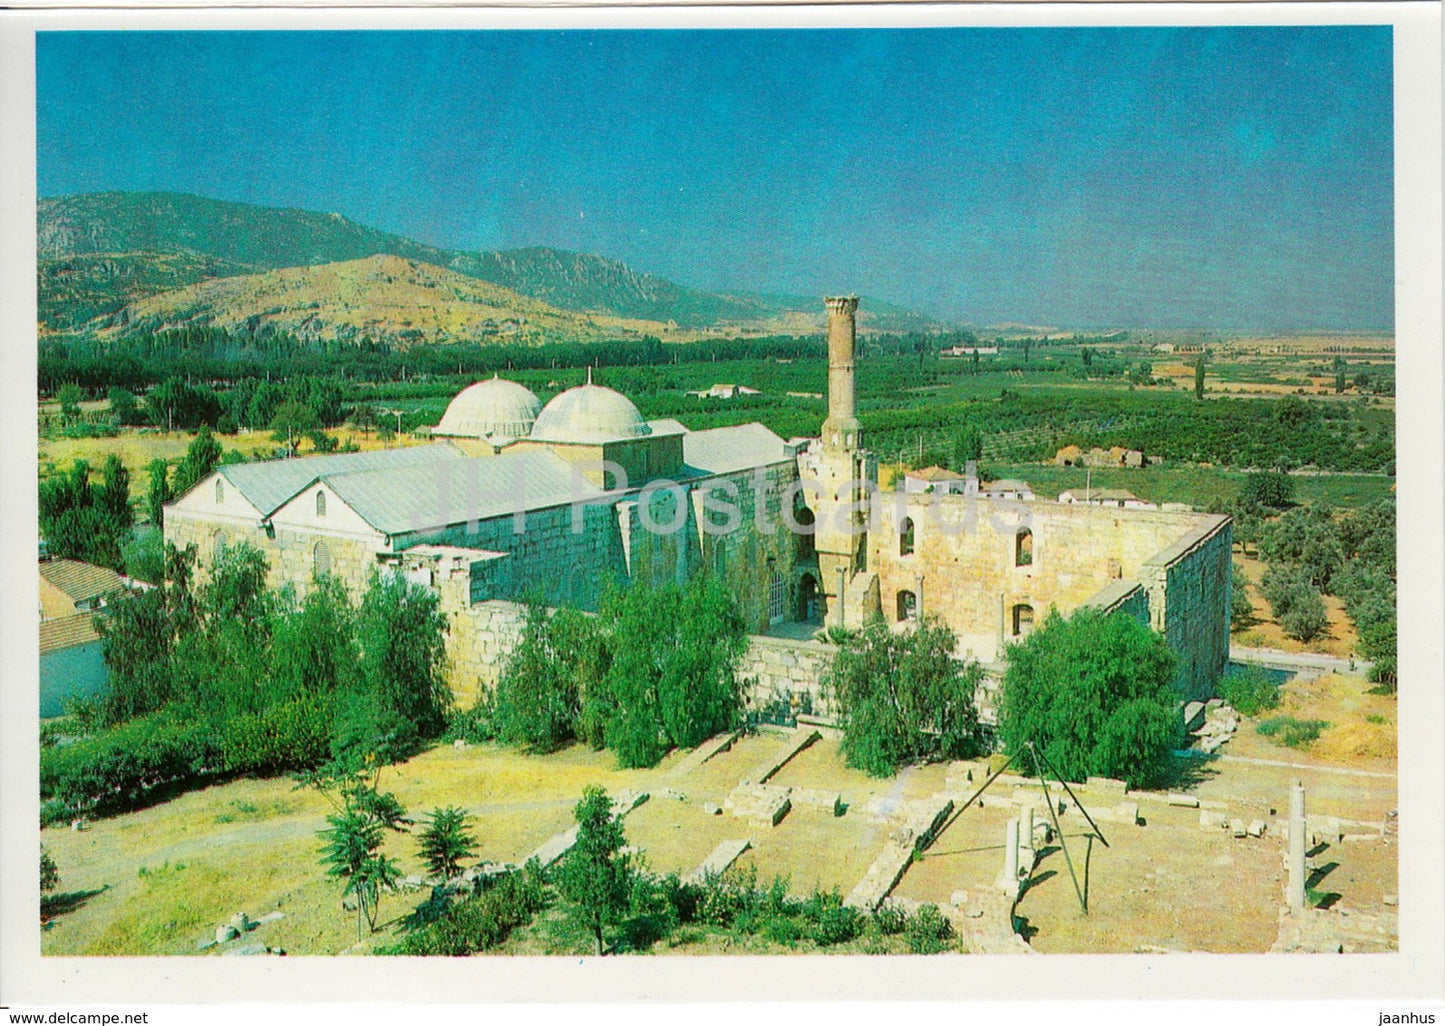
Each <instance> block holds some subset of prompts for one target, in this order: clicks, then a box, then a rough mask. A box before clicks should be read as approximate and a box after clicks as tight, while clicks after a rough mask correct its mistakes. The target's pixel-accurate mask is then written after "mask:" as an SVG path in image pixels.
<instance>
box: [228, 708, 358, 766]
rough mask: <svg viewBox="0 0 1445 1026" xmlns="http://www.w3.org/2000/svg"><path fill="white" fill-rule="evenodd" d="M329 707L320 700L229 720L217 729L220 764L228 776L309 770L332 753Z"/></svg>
mask: <svg viewBox="0 0 1445 1026" xmlns="http://www.w3.org/2000/svg"><path fill="white" fill-rule="evenodd" d="M330 720H331V703H330V702H329V701H327V700H326V699H325V698H324V697H322V696H319V695H305V696H303V697H301V698H298V699H295V700H294V701H290V702H281V703H278V704H276V705H273V706H271V707H270V708H268V709H265V710H263V711H262V712H259V713H252V714H249V715H243V716H236V717H233V718H231V719H229V720H227V721H225V723H224V724H223V726H222V727H221V759H222V764H223V766H224V768H225V769H226V770H227V772H231V773H265V774H274V773H284V772H287V771H291V770H304V769H312V768H314V767H316V766H319V765H321V763H322V762H324V761H325V760H326V758H327V756H328V755H329V754H330V726H331V724H330Z"/></svg>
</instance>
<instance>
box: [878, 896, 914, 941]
mask: <svg viewBox="0 0 1445 1026" xmlns="http://www.w3.org/2000/svg"><path fill="white" fill-rule="evenodd" d="M873 926H874V927H875V928H876V929H877V930H878V932H879V933H881V934H882V935H883V936H885V937H892V936H894V935H895V934H900V933H902V932H903V931H904V930H905V929H906V928H907V926H908V913H907V912H905V911H904V910H903V909H901V908H899V907H898V906H897V905H895V904H893V903H892V902H890V901H884V902H883V903H882V904H881V905H879V906H878V907H877V908H875V909H874V910H873Z"/></svg>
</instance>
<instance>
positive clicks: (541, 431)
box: [532, 370, 652, 443]
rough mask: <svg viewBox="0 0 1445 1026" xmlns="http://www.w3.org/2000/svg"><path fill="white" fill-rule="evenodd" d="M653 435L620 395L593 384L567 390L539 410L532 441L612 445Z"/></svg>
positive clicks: (635, 409) (629, 403)
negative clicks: (603, 443)
mask: <svg viewBox="0 0 1445 1026" xmlns="http://www.w3.org/2000/svg"><path fill="white" fill-rule="evenodd" d="M650 434H652V429H651V428H650V427H648V426H647V421H645V420H643V419H642V414H641V413H640V412H638V409H637V407H636V406H633V405H632V401H631V400H630V399H628V398H627V396H625V395H623V394H622V393H621V392H615V391H613V390H612V389H610V388H603V387H602V386H601V385H594V384H592V374H591V371H590V370H589V372H588V374H587V384H585V385H578V386H577V387H576V388H569V389H568V390H567V391H565V392H563V393H561V394H560V395H556V396H553V397H552V401H551V402H549V403H548V404H547V405H546V406H544V407H542V412H541V413H539V414H538V415H537V422H536V423H535V424H533V425H532V437H533V438H535V439H537V440H538V441H543V442H583V443H589V442H590V443H596V442H614V441H616V440H618V439H619V438H641V437H642V436H644V435H650Z"/></svg>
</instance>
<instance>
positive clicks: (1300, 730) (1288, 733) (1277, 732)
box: [1254, 716, 1329, 748]
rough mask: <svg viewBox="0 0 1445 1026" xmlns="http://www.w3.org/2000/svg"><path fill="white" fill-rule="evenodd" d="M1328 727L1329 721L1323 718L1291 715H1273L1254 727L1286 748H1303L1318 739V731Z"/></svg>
mask: <svg viewBox="0 0 1445 1026" xmlns="http://www.w3.org/2000/svg"><path fill="white" fill-rule="evenodd" d="M1328 727H1329V723H1328V722H1326V721H1325V720H1297V719H1295V718H1294V717H1293V716H1273V717H1271V718H1270V719H1267V720H1264V721H1263V722H1261V723H1260V724H1259V725H1258V726H1257V727H1255V728H1254V729H1255V730H1257V731H1259V732H1260V733H1261V734H1263V735H1264V736H1265V737H1267V738H1269V739H1270V740H1271V741H1274V742H1275V743H1276V744H1281V745H1284V746H1285V747H1286V748H1303V747H1305V746H1306V745H1308V744H1310V743H1311V742H1313V741H1316V740H1318V738H1319V736H1320V732H1321V731H1323V730H1326V729H1328Z"/></svg>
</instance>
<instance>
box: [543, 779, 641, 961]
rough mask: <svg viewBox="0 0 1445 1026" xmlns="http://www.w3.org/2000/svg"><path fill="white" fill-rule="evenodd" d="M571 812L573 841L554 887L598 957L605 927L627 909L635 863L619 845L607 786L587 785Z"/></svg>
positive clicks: (618, 830) (621, 842)
mask: <svg viewBox="0 0 1445 1026" xmlns="http://www.w3.org/2000/svg"><path fill="white" fill-rule="evenodd" d="M573 817H574V818H575V819H576V821H577V841H576V843H574V844H573V845H572V847H571V849H570V850H569V851H568V852H567V854H566V855H565V856H563V858H562V865H561V867H560V869H559V871H558V874H557V890H558V891H559V892H560V893H561V895H562V897H563V898H564V899H565V900H566V901H567V902H568V904H569V906H570V909H571V913H572V915H573V917H574V918H575V919H576V920H577V921H578V922H579V923H580V924H582V925H583V926H585V927H586V928H587V930H588V931H590V932H591V934H592V937H593V940H594V941H595V942H596V946H597V954H598V956H599V957H600V956H601V955H602V954H603V953H604V951H605V948H604V931H605V930H606V928H607V927H609V926H611V925H613V924H614V923H616V922H617V921H618V920H619V919H620V918H621V917H622V915H623V913H625V912H626V910H627V907H628V899H629V898H630V896H631V893H632V878H633V868H632V863H631V859H630V857H629V856H628V854H627V853H626V852H624V851H623V850H622V849H623V848H624V847H626V844H627V838H626V836H625V835H624V834H623V831H622V817H621V816H618V815H616V814H615V813H613V811H612V800H611V799H610V798H608V797H607V792H606V791H604V790H603V789H602V788H600V787H597V786H591V787H588V788H586V789H585V790H584V791H583V792H582V800H581V801H580V802H578V803H577V807H576V809H574V810H573Z"/></svg>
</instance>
